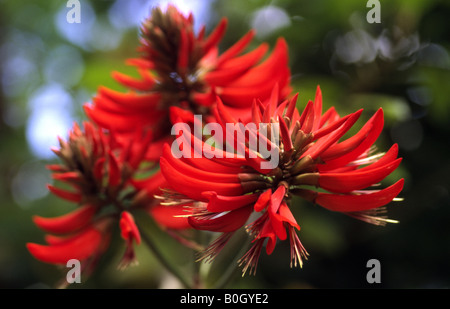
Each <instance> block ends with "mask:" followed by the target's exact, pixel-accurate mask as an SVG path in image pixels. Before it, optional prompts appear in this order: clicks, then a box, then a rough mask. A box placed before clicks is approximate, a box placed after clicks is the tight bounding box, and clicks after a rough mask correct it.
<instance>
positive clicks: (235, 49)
mask: <svg viewBox="0 0 450 309" xmlns="http://www.w3.org/2000/svg"><path fill="white" fill-rule="evenodd" d="M254 35H255V31H254V30H250V31H249V32H248V33H247V34H246V35H244V36H243V37H242V38H241V39H240V40H239V41H237V42H236V43H234V45H233V46H231V47H230V48H228V49H227V50H226V51H225V52H223V53H222V54H221V55H220V57H219V58H218V59H217V66H220V65H221V64H222V62H224V61H226V60H228V59H231V58H233V57H234V56H236V55H238V54H239V53H240V52H241V51H242V50H244V48H245V47H247V45H248V44H249V43H250V41H251V40H252V39H253V37H254Z"/></svg>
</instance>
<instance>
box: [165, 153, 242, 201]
mask: <svg viewBox="0 0 450 309" xmlns="http://www.w3.org/2000/svg"><path fill="white" fill-rule="evenodd" d="M160 167H161V171H162V173H163V174H164V177H165V178H166V180H167V181H168V183H169V185H170V186H171V187H173V188H176V189H177V191H178V192H180V193H182V194H184V195H186V196H188V197H191V198H193V199H195V200H199V201H206V200H205V198H204V197H203V196H202V194H201V193H202V192H204V191H216V192H217V194H219V195H242V194H243V193H244V192H243V189H242V186H241V185H240V184H239V183H216V182H210V181H207V180H199V179H196V178H193V177H190V176H187V175H184V174H182V173H180V172H179V171H177V170H176V169H175V168H174V167H173V166H171V165H170V163H169V162H168V161H167V160H166V159H165V158H164V157H161V160H160Z"/></svg>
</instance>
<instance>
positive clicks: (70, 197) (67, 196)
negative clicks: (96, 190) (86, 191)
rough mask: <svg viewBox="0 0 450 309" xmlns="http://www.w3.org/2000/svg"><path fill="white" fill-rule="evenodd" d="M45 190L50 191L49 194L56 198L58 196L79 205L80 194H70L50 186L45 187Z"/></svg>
mask: <svg viewBox="0 0 450 309" xmlns="http://www.w3.org/2000/svg"><path fill="white" fill-rule="evenodd" d="M47 188H48V189H49V190H50V192H52V193H53V194H55V195H56V196H59V197H60V198H62V199H65V200H68V201H71V202H74V203H79V202H81V199H82V197H83V196H82V194H81V193H78V192H77V193H72V192H68V191H65V190H62V189H59V188H56V187H54V186H52V185H47Z"/></svg>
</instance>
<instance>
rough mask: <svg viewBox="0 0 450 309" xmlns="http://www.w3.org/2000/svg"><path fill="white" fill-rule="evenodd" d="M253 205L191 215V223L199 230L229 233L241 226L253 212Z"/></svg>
mask: <svg viewBox="0 0 450 309" xmlns="http://www.w3.org/2000/svg"><path fill="white" fill-rule="evenodd" d="M252 210H253V207H251V206H247V207H241V208H238V209H236V210H232V211H230V212H221V213H215V214H212V215H207V216H192V217H189V219H188V220H189V223H190V224H191V225H192V227H193V228H195V229H197V230H207V231H213V232H222V233H229V232H233V231H235V230H237V229H238V228H241V227H242V226H243V225H244V224H245V223H246V222H247V220H248V218H249V216H250V214H251V213H252Z"/></svg>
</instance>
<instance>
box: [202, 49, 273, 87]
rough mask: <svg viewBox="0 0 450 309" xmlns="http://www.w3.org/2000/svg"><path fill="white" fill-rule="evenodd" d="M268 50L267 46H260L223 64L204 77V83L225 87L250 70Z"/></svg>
mask: <svg viewBox="0 0 450 309" xmlns="http://www.w3.org/2000/svg"><path fill="white" fill-rule="evenodd" d="M268 48H269V47H268V45H267V44H261V45H260V46H258V48H256V49H254V50H253V51H251V52H249V53H247V54H245V55H243V56H240V57H237V58H233V59H230V60H228V61H226V62H224V63H223V64H222V65H220V66H219V67H216V68H215V70H213V71H211V72H208V73H207V74H206V75H205V80H206V82H208V83H209V84H210V85H214V86H225V85H227V84H228V83H230V82H232V81H234V80H235V79H236V78H238V77H240V76H241V75H242V74H244V73H245V72H246V71H247V70H249V69H251V67H252V66H254V65H255V64H256V63H257V62H258V61H259V60H260V59H261V58H262V57H263V56H264V54H265V53H266V52H267V50H268Z"/></svg>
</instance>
